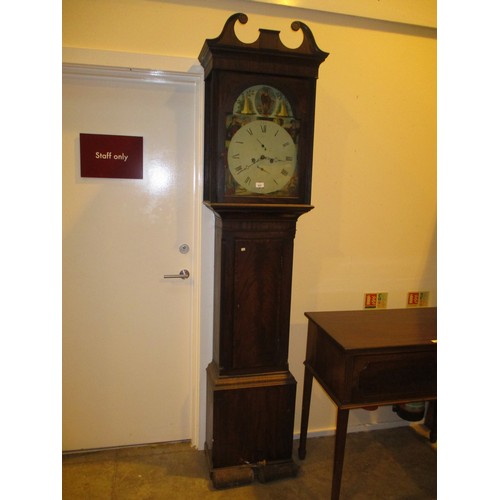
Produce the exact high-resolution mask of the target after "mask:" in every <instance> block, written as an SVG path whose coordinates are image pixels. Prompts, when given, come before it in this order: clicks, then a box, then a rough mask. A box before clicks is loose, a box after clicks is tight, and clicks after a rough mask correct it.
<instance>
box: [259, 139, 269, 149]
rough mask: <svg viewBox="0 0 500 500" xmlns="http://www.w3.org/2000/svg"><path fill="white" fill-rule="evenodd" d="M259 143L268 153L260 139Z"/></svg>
mask: <svg viewBox="0 0 500 500" xmlns="http://www.w3.org/2000/svg"><path fill="white" fill-rule="evenodd" d="M257 142H258V143H259V144H260V145H261V146H262V147H263V148H264V149H265V150H266V151H267V148H266V146H264V144H262V142H260V140H259V139H257Z"/></svg>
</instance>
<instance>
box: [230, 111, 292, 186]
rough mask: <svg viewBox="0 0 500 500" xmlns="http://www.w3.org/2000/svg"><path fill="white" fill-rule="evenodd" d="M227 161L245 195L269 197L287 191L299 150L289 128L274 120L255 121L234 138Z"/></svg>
mask: <svg viewBox="0 0 500 500" xmlns="http://www.w3.org/2000/svg"><path fill="white" fill-rule="evenodd" d="M227 162H228V167H229V171H230V173H231V175H232V177H233V179H234V180H235V181H236V183H237V185H238V186H239V187H240V188H242V189H243V193H244V192H245V191H248V192H250V193H260V194H269V193H274V192H278V191H281V190H283V188H285V186H287V185H288V184H289V183H290V182H291V181H292V180H293V179H294V177H295V167H296V164H297V148H296V146H295V143H294V141H293V139H292V136H291V135H290V134H289V133H288V132H287V130H286V129H285V128H283V127H281V126H280V125H278V124H277V123H275V122H273V121H269V120H254V121H251V122H249V123H247V124H245V125H243V126H242V127H241V128H239V129H238V130H237V132H236V133H235V134H234V135H233V137H232V138H231V142H230V143H229V148H228V151H227ZM236 193H237V192H236Z"/></svg>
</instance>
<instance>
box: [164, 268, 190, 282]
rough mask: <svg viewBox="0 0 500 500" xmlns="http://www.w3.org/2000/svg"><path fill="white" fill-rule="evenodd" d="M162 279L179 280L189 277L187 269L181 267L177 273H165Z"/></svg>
mask: <svg viewBox="0 0 500 500" xmlns="http://www.w3.org/2000/svg"><path fill="white" fill-rule="evenodd" d="M163 278H164V279H170V278H180V279H181V280H187V279H188V278H189V271H188V270H187V269H181V270H180V271H179V274H165V275H164V276H163Z"/></svg>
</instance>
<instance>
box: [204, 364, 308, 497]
mask: <svg viewBox="0 0 500 500" xmlns="http://www.w3.org/2000/svg"><path fill="white" fill-rule="evenodd" d="M207 374H208V383H207V444H206V446H205V449H206V453H207V457H208V460H209V465H210V476H211V478H212V482H213V484H214V487H215V488H229V487H233V486H241V485H243V484H248V483H250V482H252V481H253V480H254V479H257V480H259V481H261V482H267V481H271V480H274V479H279V478H284V477H294V476H296V475H297V470H298V466H297V465H296V464H295V463H294V462H293V460H292V451H293V421H294V413H295V393H296V385H297V383H296V381H295V378H294V377H293V375H292V374H291V373H290V372H289V371H280V372H270V373H264V374H261V373H259V374H251V375H235V376H220V375H219V373H218V368H217V366H216V364H215V363H213V362H212V363H211V364H210V365H209V366H208V369H207Z"/></svg>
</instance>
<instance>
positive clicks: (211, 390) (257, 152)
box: [199, 13, 328, 488]
mask: <svg viewBox="0 0 500 500" xmlns="http://www.w3.org/2000/svg"><path fill="white" fill-rule="evenodd" d="M236 22H240V23H242V24H245V23H246V22H247V16H246V15H245V14H241V13H239V14H234V15H232V16H231V17H230V18H229V19H228V20H227V21H226V24H225V26H224V28H223V30H222V32H221V34H220V35H219V36H218V37H217V38H215V39H209V40H206V41H205V44H204V46H203V48H202V50H201V53H200V56H199V60H200V62H201V64H202V66H203V68H204V70H205V153H204V203H205V204H206V206H208V207H209V208H210V209H211V210H212V211H213V213H214V214H215V233H216V234H215V266H214V272H215V276H214V283H215V290H214V308H215V309H214V345H213V360H212V362H211V363H210V365H209V366H208V368H207V440H206V445H205V446H206V452H207V456H208V459H209V464H210V473H211V478H212V481H213V484H214V486H215V487H217V488H221V487H229V486H233V485H239V484H244V483H248V482H251V481H253V480H254V478H255V477H257V478H258V479H259V480H261V481H264V482H265V481H267V480H270V479H274V478H277V477H286V476H293V475H295V474H296V472H297V466H296V465H295V463H294V462H293V460H292V442H293V422H294V412H295V393H296V381H295V378H294V377H293V375H292V374H291V373H290V371H289V369H288V339H289V328H290V301H291V285H292V262H293V241H294V238H295V228H296V222H297V219H298V218H299V217H300V216H301V215H302V214H304V213H306V212H308V211H309V210H311V209H312V208H313V207H312V206H311V204H310V203H311V179H312V153H313V137H314V109H315V98H316V80H317V77H318V71H319V65H320V64H321V63H322V62H323V61H324V60H325V58H326V57H327V56H328V54H327V53H326V52H323V51H321V50H320V49H319V48H318V46H317V45H316V42H315V40H314V37H313V35H312V33H311V31H310V30H309V28H308V27H307V26H306V25H305V24H303V23H301V22H299V21H295V22H293V23H292V25H291V28H292V29H293V30H294V31H298V30H301V31H302V33H303V41H302V44H301V45H300V46H299V47H298V48H296V49H290V48H288V47H286V46H285V45H283V44H282V42H281V41H280V38H279V32H278V31H274V30H267V29H260V30H259V31H260V34H259V37H258V39H257V40H256V41H255V42H253V43H244V42H241V41H240V40H239V39H238V37H237V36H236V34H235V24H236Z"/></svg>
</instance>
